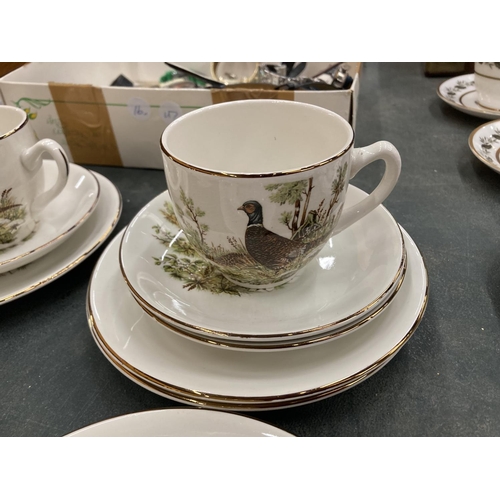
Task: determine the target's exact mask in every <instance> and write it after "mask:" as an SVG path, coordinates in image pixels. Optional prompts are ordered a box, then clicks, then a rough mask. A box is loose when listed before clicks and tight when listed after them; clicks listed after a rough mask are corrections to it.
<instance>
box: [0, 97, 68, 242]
mask: <svg viewBox="0 0 500 500" xmlns="http://www.w3.org/2000/svg"><path fill="white" fill-rule="evenodd" d="M44 153H46V154H48V155H49V156H50V157H51V158H52V159H53V160H55V162H56V165H57V169H58V173H57V179H56V181H55V183H54V185H53V186H52V187H51V188H50V189H48V190H47V191H44V192H43V191H42V190H43V189H44V177H43V171H41V168H42V165H43V162H42V155H43V154H44ZM68 172H69V164H68V160H67V158H66V154H65V152H64V150H63V148H62V147H61V146H60V145H59V144H58V143H57V142H55V141H53V140H52V139H42V140H40V141H38V140H37V137H36V136H35V133H34V131H33V129H32V127H31V125H30V123H29V120H28V116H27V114H26V113H25V112H24V111H23V110H22V109H20V108H15V107H13V106H0V250H3V249H5V248H8V247H11V246H14V245H17V244H18V243H20V242H22V240H24V239H25V238H27V237H28V236H29V235H30V234H31V233H32V232H33V230H34V229H35V226H36V221H37V220H38V218H39V216H40V213H41V212H42V210H43V209H44V208H45V207H46V206H47V205H48V204H49V203H50V202H51V201H52V200H53V199H54V198H55V197H56V196H57V195H58V194H59V193H60V192H61V191H62V190H63V189H64V186H65V185H66V183H67V181H68Z"/></svg>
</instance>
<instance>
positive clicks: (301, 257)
mask: <svg viewBox="0 0 500 500" xmlns="http://www.w3.org/2000/svg"><path fill="white" fill-rule="evenodd" d="M161 150H162V153H163V159H164V165H165V175H166V179H167V187H168V189H169V193H170V196H171V198H172V202H173V207H174V211H175V215H176V217H177V220H178V222H179V224H180V226H181V228H182V229H183V231H184V233H185V235H186V238H187V239H188V241H189V242H190V243H191V245H192V246H193V247H194V248H195V249H196V251H197V252H198V253H199V254H200V255H201V256H202V257H203V258H204V259H206V260H208V261H209V262H211V263H212V264H213V265H215V266H217V267H218V268H219V269H220V271H221V273H222V274H223V275H224V276H225V277H226V278H227V279H228V280H230V281H232V282H233V283H235V284H237V285H239V286H243V287H248V288H264V289H269V288H273V287H276V286H279V285H281V284H284V283H286V282H288V281H290V280H292V279H294V278H295V277H296V276H299V274H300V271H302V270H303V269H304V267H305V266H306V264H307V263H308V262H310V261H311V259H313V258H314V256H315V255H317V254H318V253H319V251H320V250H321V248H322V247H323V246H324V245H325V243H326V242H327V241H328V240H329V239H330V238H331V237H332V236H333V235H335V234H337V233H339V232H340V231H342V230H344V229H345V228H347V227H348V226H350V225H351V224H354V223H355V222H356V221H357V220H359V219H361V218H362V217H364V216H365V215H367V214H368V213H369V212H370V211H372V210H373V209H374V208H375V207H377V206H378V205H379V204H381V203H382V202H383V201H384V200H385V199H386V197H387V196H388V195H389V194H390V192H391V191H392V189H393V188H394V186H395V185H396V183H397V180H398V177H399V174H400V170H401V159H400V156H399V153H398V152H397V150H396V148H395V147H394V146H393V145H392V144H390V143H389V142H386V141H379V142H377V143H375V144H372V145H371V146H368V147H365V148H354V132H353V130H352V128H351V126H350V125H349V123H348V122H347V121H346V120H344V119H343V118H341V117H340V116H339V115H337V114H336V113H334V112H332V111H329V110H327V109H324V108H320V107H317V106H313V105H309V104H303V103H298V102H294V101H279V100H267V99H266V100H246V101H234V102H229V103H223V104H217V105H213V106H209V107H206V108H202V109H199V110H197V111H193V112H190V113H188V114H186V115H184V116H182V117H181V118H178V119H177V120H176V121H174V122H172V123H171V124H170V125H169V126H168V127H167V128H166V129H165V131H164V133H163V134H162V138H161ZM379 159H382V160H383V161H384V162H385V164H386V171H385V175H384V178H383V179H382V180H381V182H380V183H379V185H378V186H377V187H376V188H375V190H374V191H373V192H372V193H371V194H370V195H369V196H368V197H367V198H366V199H364V200H363V201H362V202H360V203H358V204H356V205H355V206H353V207H350V208H349V209H347V210H343V206H344V200H345V196H346V192H347V188H348V184H349V179H350V178H352V177H354V175H355V174H356V173H357V172H358V171H359V170H361V169H362V168H363V167H365V166H366V165H368V164H370V163H372V162H374V161H375V160H379Z"/></svg>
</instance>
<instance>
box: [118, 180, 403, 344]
mask: <svg viewBox="0 0 500 500" xmlns="http://www.w3.org/2000/svg"><path fill="white" fill-rule="evenodd" d="M366 196H367V194H366V193H364V192H363V191H361V190H360V189H358V188H356V187H354V186H349V189H348V192H347V197H346V206H347V207H348V206H350V205H352V204H354V203H357V202H358V201H360V200H361V199H363V198H365V197H366ZM169 203H170V199H169V196H168V192H165V193H163V194H161V195H159V196H158V197H156V198H155V199H154V200H153V201H151V202H150V203H149V204H148V205H146V206H145V207H144V208H143V209H142V210H141V211H140V212H139V213H138V214H137V216H136V217H135V218H134V219H133V220H132V221H131V223H130V224H129V226H128V228H127V230H126V232H125V234H124V236H123V239H122V242H121V249H120V265H121V270H122V273H123V276H124V277H125V280H126V282H127V284H128V286H129V288H130V290H131V292H132V293H133V294H134V296H135V297H137V298H138V299H139V300H140V301H141V302H143V303H144V304H145V305H146V306H147V307H148V308H149V310H150V311H153V312H154V313H155V314H156V315H157V316H158V317H159V318H161V319H163V320H164V321H166V322H167V323H169V324H173V325H175V326H177V327H178V328H180V329H181V330H184V331H187V332H191V333H195V334H201V335H204V336H211V337H213V338H214V339H216V340H218V341H220V340H221V339H225V340H227V339H232V340H244V341H245V342H247V343H248V342H252V341H257V342H276V341H280V340H290V339H292V338H293V339H298V338H305V337H310V336H312V335H317V334H319V333H321V332H328V331H333V330H337V329H341V328H343V327H345V326H346V325H349V324H352V323H354V322H355V321H361V320H362V319H363V317H365V316H367V315H368V314H369V313H370V311H374V310H375V309H376V308H378V307H380V306H381V305H382V304H383V303H384V301H385V300H387V299H388V298H389V297H390V292H391V290H392V289H393V287H394V285H395V284H396V282H397V281H398V278H399V277H400V274H401V271H402V269H403V267H404V254H405V249H404V243H403V238H402V235H401V231H400V229H399V226H398V224H397V223H396V221H395V220H394V218H393V217H392V216H391V214H390V213H389V212H388V211H387V210H386V209H385V208H384V207H383V206H379V207H377V208H376V209H375V210H373V212H371V213H370V214H368V215H367V216H365V217H364V218H363V219H361V220H360V221H358V222H357V223H355V224H353V225H352V226H351V227H349V228H348V229H346V230H344V231H342V232H341V233H340V234H338V235H337V236H335V237H334V238H331V239H330V240H329V242H328V243H327V244H326V245H325V247H324V248H323V250H322V251H321V252H320V253H319V255H318V256H317V257H315V258H314V259H313V261H312V262H310V263H309V264H308V265H307V266H306V267H305V268H304V270H303V273H302V275H301V276H300V277H299V278H298V279H297V280H296V281H294V282H291V283H289V284H287V285H284V286H283V287H282V288H279V289H275V290H272V291H271V292H262V291H250V292H249V291H248V289H239V288H238V287H234V286H232V285H231V284H230V283H228V282H227V281H224V280H223V278H222V275H217V273H214V272H213V270H214V268H213V267H212V268H210V271H209V272H204V267H203V266H204V265H206V261H203V260H202V259H200V258H199V257H197V254H196V253H194V252H193V250H192V248H191V247H190V246H189V245H188V244H187V242H186V240H184V239H183V235H182V232H179V228H178V227H176V226H175V224H174V223H173V219H172V216H171V215H170V214H169V211H168V209H166V208H165V207H166V206H168V204H169ZM161 240H163V241H164V242H162V241H161ZM165 241H166V242H167V244H165ZM182 252H184V253H182ZM155 258H156V260H155ZM167 268H168V269H169V272H165V271H164V269H167ZM207 271H208V270H207ZM177 276H180V277H181V278H182V279H178V278H177ZM207 283H208V285H207ZM200 288H201V289H200ZM206 288H209V290H207V289H206ZM228 290H229V292H232V294H231V293H225V292H226V291H228Z"/></svg>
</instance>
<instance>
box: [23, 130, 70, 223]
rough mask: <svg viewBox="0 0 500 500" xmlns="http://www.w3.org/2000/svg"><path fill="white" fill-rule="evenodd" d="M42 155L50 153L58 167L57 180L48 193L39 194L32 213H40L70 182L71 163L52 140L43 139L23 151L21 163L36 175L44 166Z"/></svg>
mask: <svg viewBox="0 0 500 500" xmlns="http://www.w3.org/2000/svg"><path fill="white" fill-rule="evenodd" d="M42 153H49V155H50V156H51V157H52V159H53V160H54V161H55V162H56V165H57V179H56V182H55V184H54V185H53V186H52V187H51V188H50V189H48V190H47V191H45V192H43V193H41V194H39V195H38V196H37V197H36V198H35V199H34V200H33V203H32V204H31V213H32V215H34V216H36V215H37V214H38V213H40V212H41V211H42V210H43V209H44V208H45V207H46V206H47V205H48V204H49V203H50V202H51V201H52V200H53V199H54V198H55V197H56V196H57V195H58V194H59V193H60V192H61V191H62V190H63V189H64V187H65V186H66V183H67V182H68V174H69V163H68V158H67V157H66V153H65V152H64V150H63V148H62V147H61V146H60V145H59V144H58V143H57V142H56V141H53V140H52V139H42V140H41V141H38V142H37V143H36V144H34V145H33V146H31V147H30V148H28V149H26V150H25V151H23V153H22V155H21V162H22V164H23V165H24V167H25V168H26V169H27V170H29V171H30V172H32V173H33V174H35V173H36V172H38V170H39V169H40V168H41V166H42V159H41V155H42Z"/></svg>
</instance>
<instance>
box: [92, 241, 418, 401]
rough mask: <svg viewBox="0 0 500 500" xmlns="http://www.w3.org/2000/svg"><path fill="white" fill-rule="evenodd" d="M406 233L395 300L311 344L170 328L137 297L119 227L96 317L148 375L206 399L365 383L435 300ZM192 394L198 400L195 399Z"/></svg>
mask: <svg viewBox="0 0 500 500" xmlns="http://www.w3.org/2000/svg"><path fill="white" fill-rule="evenodd" d="M404 234H405V243H406V247H407V252H408V271H407V276H406V278H405V281H404V283H403V285H402V287H401V289H400V290H399V292H398V294H397V296H396V298H395V299H394V301H393V302H392V304H391V305H390V306H389V307H388V308H387V309H386V310H385V311H384V312H383V313H382V314H380V315H379V316H378V317H377V318H375V319H374V320H373V321H371V322H370V323H368V324H367V325H365V326H363V327H361V328H359V329H358V330H356V331H355V332H353V333H352V334H350V335H347V336H344V337H341V338H339V339H336V340H335V341H333V342H327V343H324V344H320V345H317V346H311V347H308V348H306V349H297V350H291V351H288V350H287V351H272V352H244V351H234V350H227V349H219V348H216V347H213V346H210V345H204V344H201V343H197V342H192V341H191V340H190V339H186V338H184V337H182V336H179V335H175V334H169V332H168V330H167V329H166V328H165V327H162V326H160V325H158V323H157V322H155V321H154V320H153V319H152V318H151V317H150V316H149V315H148V314H147V313H146V312H145V311H143V310H142V309H141V308H140V307H139V306H138V305H137V304H136V303H135V301H134V299H133V298H132V296H131V294H130V293H129V290H128V288H127V286H126V284H125V283H124V281H123V278H122V276H121V273H120V269H119V265H118V253H119V244H120V238H121V236H122V234H121V233H120V234H118V235H117V236H116V237H115V238H114V239H113V241H112V242H111V243H110V244H109V245H108V247H107V248H106V250H105V251H104V252H103V254H102V255H101V257H100V259H99V261H98V263H97V265H96V267H95V270H94V272H93V274H92V277H91V280H90V284H89V293H88V298H87V308H88V317H89V325H90V327H91V329H92V330H93V331H94V332H95V334H96V335H97V336H98V338H99V341H101V342H102V343H103V344H104V345H105V346H106V349H107V350H108V351H109V352H111V353H113V355H114V356H115V358H117V359H120V360H121V362H122V363H125V364H126V366H127V367H128V369H129V370H130V371H131V372H133V373H134V374H136V375H137V377H138V378H140V379H142V380H148V381H149V382H151V383H154V384H157V385H158V386H161V387H163V388H164V389H165V390H167V391H168V392H169V393H171V394H178V395H179V396H180V397H181V399H183V400H185V402H188V403H192V404H200V401H201V400H204V401H206V403H209V402H210V401H219V402H220V401H225V402H233V403H240V404H244V403H246V404H248V405H249V406H248V407H249V409H251V405H252V403H253V402H261V403H265V402H267V401H274V402H279V401H280V400H291V401H293V400H296V399H297V398H302V397H309V396H311V397H322V396H325V395H327V394H328V393H329V392H333V391H335V390H344V389H345V388H348V387H349V383H351V382H352V383H357V382H358V380H357V379H360V378H361V377H363V375H364V374H366V373H367V372H370V371H372V370H375V369H377V367H380V366H381V365H383V364H384V363H385V362H387V360H388V359H389V358H391V357H392V356H393V355H394V354H395V353H396V352H397V351H398V350H399V349H400V348H401V347H402V346H403V345H404V344H405V343H406V342H407V341H408V339H409V338H410V337H411V335H412V334H413V332H414V331H415V329H416V328H417V326H418V324H419V322H420V320H421V318H422V316H423V313H424V310H425V306H426V304H427V298H428V278H427V271H426V268H425V265H424V263H423V259H422V256H421V255H420V252H419V251H418V248H417V247H416V246H415V244H414V242H413V241H412V240H411V238H410V237H409V236H408V235H407V234H406V233H404ZM191 397H192V399H193V402H191V401H190V398H191Z"/></svg>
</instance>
